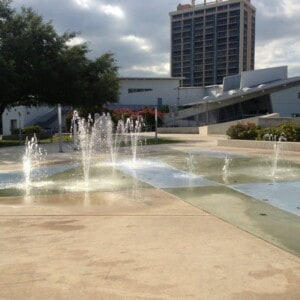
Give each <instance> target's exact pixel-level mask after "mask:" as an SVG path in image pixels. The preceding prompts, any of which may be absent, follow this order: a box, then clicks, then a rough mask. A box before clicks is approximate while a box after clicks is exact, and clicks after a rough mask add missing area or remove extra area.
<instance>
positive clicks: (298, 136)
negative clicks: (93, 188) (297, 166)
mask: <svg viewBox="0 0 300 300" xmlns="http://www.w3.org/2000/svg"><path fill="white" fill-rule="evenodd" d="M226 134H227V135H228V136H229V137H230V138H232V139H240V140H254V139H258V140H263V139H267V140H269V135H270V136H271V138H270V139H271V140H278V139H279V137H280V136H281V135H284V136H285V137H286V139H287V140H288V141H293V142H298V141H300V126H298V125H296V124H294V123H283V124H281V125H280V126H277V127H267V128H260V126H256V125H255V124H253V123H247V124H243V123H238V124H236V125H232V126H230V127H229V129H228V130H227V132H226Z"/></svg>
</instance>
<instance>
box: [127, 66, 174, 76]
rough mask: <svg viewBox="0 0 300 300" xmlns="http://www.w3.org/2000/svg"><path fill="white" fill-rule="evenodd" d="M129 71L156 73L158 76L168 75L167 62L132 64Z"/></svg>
mask: <svg viewBox="0 0 300 300" xmlns="http://www.w3.org/2000/svg"><path fill="white" fill-rule="evenodd" d="M131 71H136V72H142V73H143V74H148V75H149V74H157V75H159V76H168V75H169V64H168V63H161V64H159V65H134V66H132V67H131Z"/></svg>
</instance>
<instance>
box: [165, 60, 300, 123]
mask: <svg viewBox="0 0 300 300" xmlns="http://www.w3.org/2000/svg"><path fill="white" fill-rule="evenodd" d="M287 74H288V69H287V66H281V67H275V68H267V69H261V70H254V71H245V72H242V73H241V74H238V75H233V76H229V77H225V78H224V80H223V85H222V86H218V89H216V91H217V90H218V92H214V93H212V92H211V93H210V94H208V93H207V92H208V90H207V88H204V94H206V95H205V96H204V97H200V98H199V99H198V100H197V101H191V102H190V103H189V104H185V106H186V107H185V108H184V109H180V110H176V111H175V112H174V111H173V112H171V113H169V114H168V115H166V116H165V125H169V126H199V125H204V124H213V123H222V122H227V121H232V120H239V119H244V118H249V117H254V116H260V115H264V114H271V113H278V114H279V115H280V116H281V117H293V116H300V77H293V78H288V76H287ZM204 94H203V95H204Z"/></svg>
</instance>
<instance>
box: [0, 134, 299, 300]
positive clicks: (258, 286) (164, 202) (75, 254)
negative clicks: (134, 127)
mask: <svg viewBox="0 0 300 300" xmlns="http://www.w3.org/2000/svg"><path fill="white" fill-rule="evenodd" d="M175 138H176V136H175ZM193 139H196V137H188V138H187V140H188V141H187V142H186V143H182V144H181V145H179V144H178V145H169V146H165V145H164V146H160V147H161V148H159V147H157V148H155V147H149V149H148V150H147V151H159V149H164V150H168V149H170V150H179V151H189V150H190V149H194V148H197V149H198V148H201V147H202V146H201V145H203V149H204V148H206V149H216V146H215V145H216V143H215V141H214V140H213V139H211V140H209V141H207V142H206V141H203V140H201V141H199V142H197V141H196V142H195V141H194V142H193ZM182 140H184V137H182ZM196 144H197V147H196ZM51 147H52V148H51ZM51 147H50V146H49V147H48V150H50V151H49V153H48V155H49V160H50V161H51V160H52V159H53V160H55V159H56V160H57V161H59V160H62V161H63V160H67V159H70V156H71V155H72V156H73V155H75V156H76V155H77V154H73V153H72V152H70V153H67V152H65V153H63V154H59V153H58V152H56V148H55V147H54V146H51ZM51 149H52V150H51ZM155 149H156V150H155ZM2 153H7V150H6V152H5V151H4V150H2V152H0V155H2ZM14 157H15V158H14ZM17 157H19V156H18V155H16V154H14V153H12V152H10V153H9V154H7V155H5V157H3V156H1V157H0V170H1V169H8V168H10V169H16V168H18V167H19V162H18V160H17ZM0 254H1V255H0V299H205V300H206V299H222V300H227V299H228V300H229V299H233V300H240V299H242V300H244V299H255V300H256V299H258V300H265V299H271V300H273V299H274V300H282V299H289V300H293V299H295V300H296V299H297V300H298V299H300V285H299V282H300V259H299V257H297V256H294V255H292V254H290V253H288V252H286V251H284V250H282V249H280V248H278V247H276V246H274V245H272V244H270V243H268V242H266V241H264V240H262V239H260V238H257V237H255V236H253V235H251V234H250V233H247V232H245V231H242V230H240V229H238V228H236V227H235V226H233V225H231V224H229V223H227V222H224V221H222V220H220V219H218V218H217V217H215V216H212V215H210V214H208V213H207V212H205V211H203V210H201V209H199V208H197V207H194V206H192V205H190V204H188V203H186V202H184V201H182V200H181V199H179V198H177V197H175V196H173V195H170V194H168V193H166V192H164V191H162V190H160V189H156V188H145V189H129V190H126V191H116V192H90V193H64V194H52V195H40V196H32V195H31V196H22V197H2V198H1V199H0Z"/></svg>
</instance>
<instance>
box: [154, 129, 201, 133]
mask: <svg viewBox="0 0 300 300" xmlns="http://www.w3.org/2000/svg"><path fill="white" fill-rule="evenodd" d="M157 132H158V133H178V134H184V133H187V134H199V128H198V127H159V128H157Z"/></svg>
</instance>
